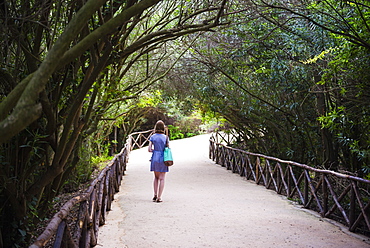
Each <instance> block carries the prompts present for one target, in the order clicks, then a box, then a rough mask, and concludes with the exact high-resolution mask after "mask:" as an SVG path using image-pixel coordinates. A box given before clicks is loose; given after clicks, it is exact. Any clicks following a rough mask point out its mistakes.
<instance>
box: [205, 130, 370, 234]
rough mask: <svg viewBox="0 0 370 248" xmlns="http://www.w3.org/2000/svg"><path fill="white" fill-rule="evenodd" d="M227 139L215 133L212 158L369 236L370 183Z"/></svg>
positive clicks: (212, 142)
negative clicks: (238, 145) (235, 145)
mask: <svg viewBox="0 0 370 248" xmlns="http://www.w3.org/2000/svg"><path fill="white" fill-rule="evenodd" d="M226 136H227V135H225V134H224V135H221V134H215V135H213V136H212V137H211V139H210V149H209V156H210V158H211V159H212V160H213V161H215V162H216V163H217V164H219V165H221V166H224V167H226V169H228V170H231V171H232V172H234V173H238V174H239V175H240V176H243V177H245V178H246V179H247V180H253V181H254V182H256V184H260V185H264V186H265V187H266V188H267V189H271V190H275V191H276V192H277V193H278V194H281V195H284V196H286V197H287V198H288V199H290V200H294V201H297V202H298V203H299V204H301V205H303V207H304V208H307V209H311V210H314V211H317V212H319V213H320V215H321V216H322V217H325V218H330V219H334V220H336V221H338V222H340V223H342V224H344V225H346V226H347V227H348V229H349V230H350V231H351V232H358V233H361V234H364V235H366V236H370V180H366V179H363V178H359V177H355V176H350V175H345V174H341V173H337V172H334V171H329V170H320V169H315V168H312V167H310V166H308V165H305V164H300V163H296V162H292V161H285V160H281V159H278V158H274V157H269V156H265V155H261V154H256V153H251V152H247V151H243V150H240V149H235V148H232V147H229V146H228V145H225V144H222V141H225V142H228V141H229V140H230V139H229V138H227V137H226ZM266 204H268V203H266Z"/></svg>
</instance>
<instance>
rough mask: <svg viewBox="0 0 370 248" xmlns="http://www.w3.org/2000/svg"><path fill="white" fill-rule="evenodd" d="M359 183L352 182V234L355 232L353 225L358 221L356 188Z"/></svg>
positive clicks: (350, 224)
mask: <svg viewBox="0 0 370 248" xmlns="http://www.w3.org/2000/svg"><path fill="white" fill-rule="evenodd" d="M356 185H357V183H356V182H352V183H351V199H350V205H349V230H350V231H351V232H353V231H354V228H353V224H354V223H355V220H356V192H355V187H356Z"/></svg>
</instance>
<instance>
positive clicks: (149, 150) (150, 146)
mask: <svg viewBox="0 0 370 248" xmlns="http://www.w3.org/2000/svg"><path fill="white" fill-rule="evenodd" d="M148 152H153V142H151V141H149V146H148Z"/></svg>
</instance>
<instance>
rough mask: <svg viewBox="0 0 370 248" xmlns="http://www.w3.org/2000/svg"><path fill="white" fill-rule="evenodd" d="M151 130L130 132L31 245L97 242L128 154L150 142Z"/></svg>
mask: <svg viewBox="0 0 370 248" xmlns="http://www.w3.org/2000/svg"><path fill="white" fill-rule="evenodd" d="M151 134H152V130H148V131H144V132H136V133H132V134H130V135H129V136H128V138H127V141H126V144H125V146H124V148H123V149H122V150H121V152H120V153H119V154H117V155H116V156H115V157H114V158H113V159H112V160H111V161H110V162H109V163H108V165H107V166H106V167H105V168H104V169H103V170H102V171H101V172H100V173H99V175H98V177H97V178H96V179H95V180H94V181H93V182H92V183H91V184H90V186H89V188H88V189H87V190H86V191H85V192H84V193H83V194H80V195H78V196H75V197H73V198H72V199H70V200H69V201H68V202H66V203H65V204H64V205H63V206H62V208H61V209H60V210H59V211H58V212H57V213H56V214H55V215H54V216H53V218H52V219H51V221H50V222H49V224H48V226H47V227H46V229H45V230H44V232H43V233H42V234H41V235H40V236H39V237H38V238H37V239H36V241H35V242H34V243H33V244H32V245H31V246H30V248H40V247H44V246H45V245H46V244H50V243H52V244H53V247H54V248H60V247H84V248H85V247H86V248H87V247H92V246H95V245H96V244H97V240H98V231H99V227H100V226H101V225H104V223H105V220H106V215H107V211H109V210H111V204H112V201H113V199H114V194H115V193H116V192H118V191H119V186H120V185H121V180H122V177H123V175H124V173H125V171H126V164H127V161H128V157H129V154H130V152H131V151H132V150H133V149H135V148H142V147H143V146H145V145H146V144H148V142H149V137H150V135H151ZM74 210H77V211H78V218H77V221H75V224H73V225H68V224H67V222H68V221H69V220H70V219H72V218H71V213H72V211H74ZM70 226H72V228H70Z"/></svg>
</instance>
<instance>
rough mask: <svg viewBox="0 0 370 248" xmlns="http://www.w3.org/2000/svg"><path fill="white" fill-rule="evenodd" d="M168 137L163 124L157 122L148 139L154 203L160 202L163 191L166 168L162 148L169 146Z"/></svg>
mask: <svg viewBox="0 0 370 248" xmlns="http://www.w3.org/2000/svg"><path fill="white" fill-rule="evenodd" d="M168 143H169V140H168V136H167V135H165V125H164V122H163V121H161V120H159V121H157V123H156V124H155V126H154V134H153V135H152V136H151V137H150V139H149V147H148V151H149V152H152V153H153V154H152V158H151V160H150V161H151V163H150V171H154V182H153V188H154V197H153V201H154V202H162V199H161V197H162V193H163V189H164V179H165V176H166V172H168V166H166V165H165V164H164V161H163V153H164V148H165V147H166V146H169V144H168Z"/></svg>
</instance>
